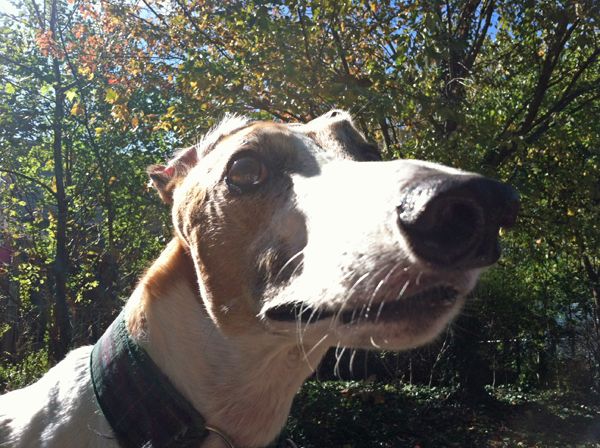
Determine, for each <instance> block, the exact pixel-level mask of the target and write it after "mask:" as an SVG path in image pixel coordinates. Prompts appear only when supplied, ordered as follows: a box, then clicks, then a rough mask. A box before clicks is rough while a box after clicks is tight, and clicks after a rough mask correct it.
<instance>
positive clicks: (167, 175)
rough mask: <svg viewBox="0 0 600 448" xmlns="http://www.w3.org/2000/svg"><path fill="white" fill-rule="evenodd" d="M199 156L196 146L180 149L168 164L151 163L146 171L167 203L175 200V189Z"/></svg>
mask: <svg viewBox="0 0 600 448" xmlns="http://www.w3.org/2000/svg"><path fill="white" fill-rule="evenodd" d="M197 160H198V156H197V154H196V147H195V146H192V147H190V148H186V149H183V150H181V151H179V152H178V153H177V154H176V155H175V157H174V158H173V160H171V161H170V162H169V164H168V165H167V166H164V165H150V166H149V167H148V168H147V169H146V172H147V173H148V176H150V183H151V184H152V186H153V187H154V188H156V190H157V191H158V194H159V195H160V198H161V199H162V200H163V201H164V202H165V203H167V204H170V203H171V202H173V190H175V187H176V186H177V185H178V184H179V182H180V181H181V180H182V179H183V178H184V177H185V175H186V174H187V173H188V171H189V170H190V169H191V168H192V167H193V166H194V165H195V164H196V162H197Z"/></svg>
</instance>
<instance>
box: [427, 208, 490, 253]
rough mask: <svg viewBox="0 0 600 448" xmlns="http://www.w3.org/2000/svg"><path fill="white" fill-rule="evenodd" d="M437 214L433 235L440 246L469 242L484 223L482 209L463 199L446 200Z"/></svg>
mask: <svg viewBox="0 0 600 448" xmlns="http://www.w3.org/2000/svg"><path fill="white" fill-rule="evenodd" d="M437 216H438V217H437V220H436V225H435V226H434V228H433V229H432V232H431V233H432V235H431V237H432V238H434V239H435V240H437V243H438V244H439V245H440V246H453V245H456V244H460V245H465V244H469V242H470V241H472V240H473V239H474V237H475V236H476V234H477V233H478V229H480V228H481V226H482V224H483V213H482V211H481V209H480V208H479V207H478V206H477V205H476V204H473V203H470V202H467V201H465V200H461V199H458V200H456V199H455V200H446V201H444V203H443V204H442V205H441V206H440V210H439V211H438V212H437Z"/></svg>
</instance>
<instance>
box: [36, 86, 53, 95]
mask: <svg viewBox="0 0 600 448" xmlns="http://www.w3.org/2000/svg"><path fill="white" fill-rule="evenodd" d="M53 90H54V87H52V86H51V85H50V84H46V83H44V84H42V87H40V90H39V92H40V95H42V96H46V95H48V94H49V93H50V92H52V91H53Z"/></svg>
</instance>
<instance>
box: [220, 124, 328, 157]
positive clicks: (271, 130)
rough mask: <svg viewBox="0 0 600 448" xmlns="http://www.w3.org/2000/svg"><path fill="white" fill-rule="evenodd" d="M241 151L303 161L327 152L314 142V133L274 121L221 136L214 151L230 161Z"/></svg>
mask: <svg viewBox="0 0 600 448" xmlns="http://www.w3.org/2000/svg"><path fill="white" fill-rule="evenodd" d="M241 149H252V150H255V151H259V152H263V153H265V154H268V153H270V152H272V151H275V152H277V153H278V154H280V155H281V154H287V155H288V156H294V157H300V158H302V156H301V154H310V155H311V156H313V157H314V156H319V155H325V153H326V152H327V151H326V150H325V149H324V148H322V147H321V146H320V145H319V144H318V143H317V142H316V141H315V140H314V138H313V137H312V135H311V133H309V132H304V129H303V128H302V127H301V126H290V125H288V124H283V123H276V122H271V121H257V122H252V123H248V124H247V125H245V126H243V127H241V128H238V129H235V130H234V131H233V132H231V133H229V134H227V135H223V136H221V137H220V138H219V140H218V142H217V143H216V144H215V145H213V147H212V148H211V151H216V152H219V153H220V156H224V157H227V156H228V155H231V154H232V153H234V152H236V151H238V150H241ZM325 157H326V156H325Z"/></svg>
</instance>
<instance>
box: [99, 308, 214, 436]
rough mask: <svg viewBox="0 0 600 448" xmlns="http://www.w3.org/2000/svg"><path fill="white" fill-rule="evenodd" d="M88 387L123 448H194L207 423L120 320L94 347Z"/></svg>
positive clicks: (113, 324) (121, 315) (119, 318)
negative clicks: (131, 336)
mask: <svg viewBox="0 0 600 448" xmlns="http://www.w3.org/2000/svg"><path fill="white" fill-rule="evenodd" d="M90 369H91V375H92V384H93V386H94V393H95V394H96V399H97V400H98V404H99V405H100V409H102V413H103V414H104V416H105V417H106V419H107V420H108V423H109V424H110V426H111V427H112V429H113V431H114V433H115V436H116V438H117V440H118V441H119V444H120V445H121V446H122V447H123V448H142V447H143V448H170V447H178V448H187V447H194V448H196V447H198V446H200V444H201V442H202V441H203V440H204V439H205V438H206V436H207V435H208V432H209V430H208V429H207V428H206V426H205V420H204V418H203V417H202V415H200V413H199V412H198V411H197V410H196V409H195V408H194V407H193V406H192V405H191V404H190V402H189V401H187V400H186V399H185V398H184V397H183V396H182V395H181V393H179V391H177V389H175V387H174V386H173V384H172V383H171V382H170V381H169V379H168V378H167V377H166V376H165V374H164V373H162V372H161V371H160V369H159V368H158V366H157V365H156V364H155V363H154V361H152V359H150V356H148V353H146V351H145V350H144V349H143V348H142V347H140V346H139V345H138V344H136V343H135V342H134V341H133V340H132V339H131V338H130V337H129V334H128V332H127V327H126V324H125V319H124V314H123V312H121V314H120V315H119V316H118V317H117V318H116V319H115V321H114V322H113V323H112V324H111V326H110V327H109V328H108V330H106V332H105V333H104V334H103V335H102V337H101V338H100V339H99V340H98V342H96V345H94V348H93V350H92V354H91V358H90Z"/></svg>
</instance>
